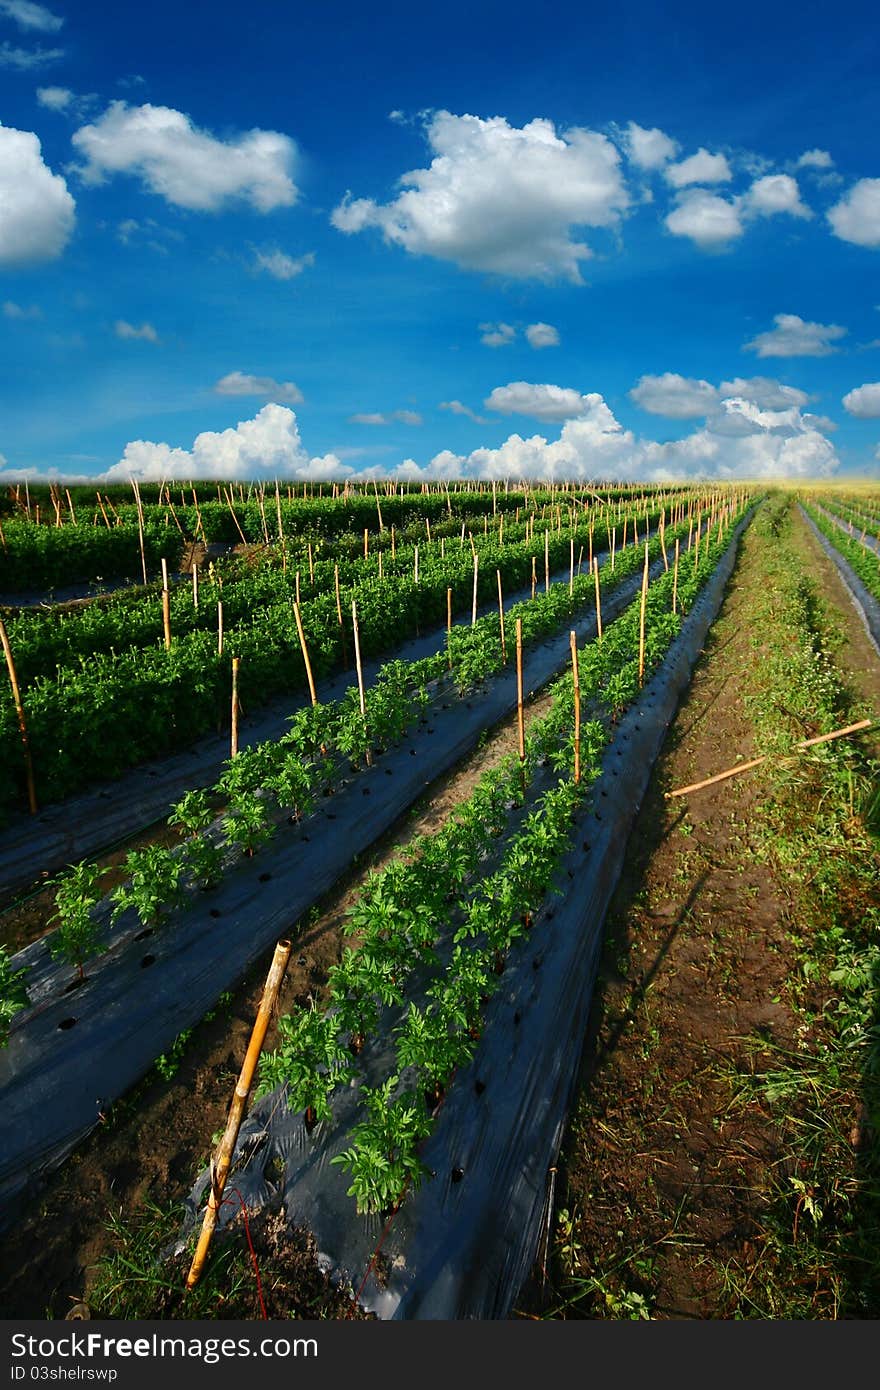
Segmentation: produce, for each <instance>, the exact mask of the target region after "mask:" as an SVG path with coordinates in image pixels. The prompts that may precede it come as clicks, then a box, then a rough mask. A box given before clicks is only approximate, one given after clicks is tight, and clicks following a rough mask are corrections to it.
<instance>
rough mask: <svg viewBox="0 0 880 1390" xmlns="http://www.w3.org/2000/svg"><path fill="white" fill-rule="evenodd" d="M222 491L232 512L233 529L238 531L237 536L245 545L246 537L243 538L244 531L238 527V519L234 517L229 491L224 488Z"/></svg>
mask: <svg viewBox="0 0 880 1390" xmlns="http://www.w3.org/2000/svg"><path fill="white" fill-rule="evenodd" d="M223 491H224V492H225V493H226V501H227V503H228V505H229V510H230V511H231V512H232V520H233V521H234V522H235V528H236V530H237V531H238V534H239V535H240V536H241V540H242V544H243V545H247V537H246V536H245V534H244V531H242V529H241V526H240V525H239V521H238V517H237V516H236V515H235V508H234V507H233V505H232V496H231V492H230V489H228V488H224V489H223Z"/></svg>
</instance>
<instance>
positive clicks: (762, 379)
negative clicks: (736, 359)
mask: <svg viewBox="0 0 880 1390" xmlns="http://www.w3.org/2000/svg"><path fill="white" fill-rule="evenodd" d="M718 392H719V395H721V396H739V397H741V398H742V399H743V400H745V401H753V402H754V404H755V405H757V406H760V407H761V409H762V410H788V409H789V407H790V406H793V405H794V406H804V405H806V404H807V403H808V402H809V399H810V397H809V396H808V395H807V393H806V391H799V390H798V388H797V387H796V386H784V385H783V384H782V382H779V381H774V380H773V378H772V377H769V376H753V377H741V376H737V377H734V378H733V380H732V381H722V383H721V385H720V386H719V387H718Z"/></svg>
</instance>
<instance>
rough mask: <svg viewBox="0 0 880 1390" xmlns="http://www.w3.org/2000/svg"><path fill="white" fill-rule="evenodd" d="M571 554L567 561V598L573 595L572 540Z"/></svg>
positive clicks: (572, 541)
mask: <svg viewBox="0 0 880 1390" xmlns="http://www.w3.org/2000/svg"><path fill="white" fill-rule="evenodd" d="M570 545H571V553H570V555H569V560H568V593H569V597H571V595H572V594H573V593H574V539H572V540H571V542H570Z"/></svg>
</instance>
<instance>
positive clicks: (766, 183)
mask: <svg viewBox="0 0 880 1390" xmlns="http://www.w3.org/2000/svg"><path fill="white" fill-rule="evenodd" d="M742 206H743V211H744V212H745V213H746V214H747V215H750V216H753V217H773V216H774V215H775V214H776V213H778V212H787V213H789V214H790V216H792V217H812V215H813V214H812V212H811V211H810V209H809V208H808V207H807V206H806V204H804V203H802V202H801V195H800V190H799V188H798V186H797V180H796V179H793V178H792V177H791V175H790V174H767V175H766V176H765V177H764V178H762V179H755V182H754V183H753V184H752V186H751V188H750V189H749V190H748V192H747V193H746V194H745V195H744V197H743V200H742Z"/></svg>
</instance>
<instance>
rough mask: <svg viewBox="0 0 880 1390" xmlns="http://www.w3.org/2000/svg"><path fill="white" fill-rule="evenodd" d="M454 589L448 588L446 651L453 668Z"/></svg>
mask: <svg viewBox="0 0 880 1390" xmlns="http://www.w3.org/2000/svg"><path fill="white" fill-rule="evenodd" d="M451 641H452V590H451V589H447V590H446V651H447V652H448V654H449V669H450V671H451V670H452V646H451Z"/></svg>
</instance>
